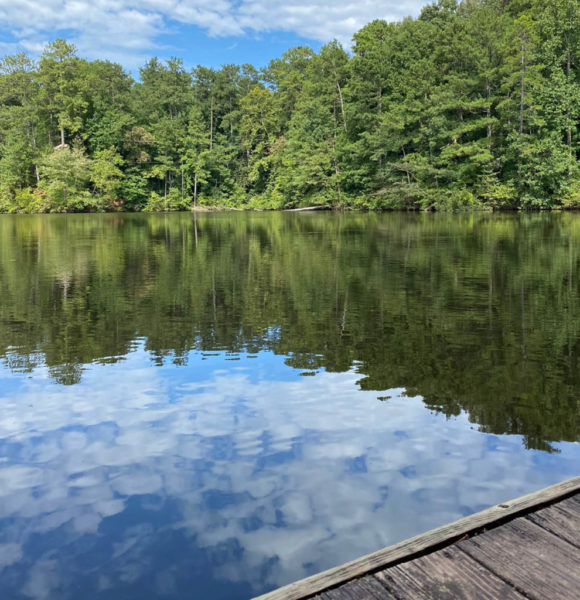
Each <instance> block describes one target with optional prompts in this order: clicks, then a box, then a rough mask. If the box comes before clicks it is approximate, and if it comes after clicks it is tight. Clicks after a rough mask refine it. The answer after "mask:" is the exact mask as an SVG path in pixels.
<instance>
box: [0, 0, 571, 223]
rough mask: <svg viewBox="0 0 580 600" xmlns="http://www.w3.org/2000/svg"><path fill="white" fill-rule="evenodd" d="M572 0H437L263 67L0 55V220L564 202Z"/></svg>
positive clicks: (59, 52)
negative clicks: (14, 215)
mask: <svg viewBox="0 0 580 600" xmlns="http://www.w3.org/2000/svg"><path fill="white" fill-rule="evenodd" d="M579 124H580V3H579V1H578V0H464V1H462V2H457V1H456V0H439V1H438V2H437V3H435V4H431V5H429V6H426V7H425V8H424V9H423V10H422V12H421V14H420V16H419V17H418V18H416V19H412V18H408V19H405V20H403V21H401V22H394V23H387V22H386V21H381V20H376V21H373V22H371V23H369V24H368V25H366V26H365V27H364V28H363V29H361V30H360V31H359V32H357V33H356V34H355V35H354V37H353V47H352V52H350V53H349V52H347V51H346V50H345V49H344V48H343V47H342V46H341V45H340V44H339V43H338V42H336V41H333V42H330V43H328V44H326V45H325V46H323V47H322V48H321V50H320V51H319V52H318V53H317V52H314V51H313V50H312V49H310V48H308V47H305V46H299V47H296V48H293V49H290V50H288V51H287V52H286V53H285V54H283V55H282V57H281V58H278V59H275V60H272V61H271V62H270V64H269V65H268V66H267V67H266V68H264V69H261V70H258V69H256V68H254V67H253V66H251V65H242V66H237V65H224V66H223V67H221V68H220V69H212V68H207V67H204V66H197V67H195V68H194V69H192V70H191V71H190V70H187V69H186V68H185V67H184V64H183V61H181V60H179V59H177V58H172V59H170V60H167V61H160V60H158V59H157V58H153V59H151V60H150V61H149V62H147V63H146V64H145V66H143V67H142V68H141V69H140V71H139V78H138V81H136V80H134V79H133V78H132V77H131V75H130V74H128V73H127V72H126V71H125V70H123V68H122V67H121V66H120V65H118V64H115V63H112V62H109V61H102V60H94V61H88V60H85V59H83V58H80V57H79V56H77V54H76V50H75V48H74V46H73V45H72V44H70V43H68V42H66V41H65V40H61V39H59V40H56V41H54V42H52V43H50V44H48V45H47V47H46V48H45V50H44V52H43V54H42V56H41V57H40V59H39V60H38V61H36V60H34V59H32V58H31V57H29V56H27V55H26V54H24V53H21V54H17V55H15V56H7V57H5V58H4V59H3V60H2V61H1V62H0V212H74V211H104V210H129V211H167V210H185V209H189V208H191V207H194V206H196V205H200V206H202V205H205V206H223V207H232V208H234V207H235V208H254V209H279V208H291V207H298V206H307V205H323V206H332V207H342V208H363V209H424V210H428V209H435V210H454V209H470V208H490V209H502V208H503V209H513V208H526V209H538V208H553V207H578V206H580V165H579V162H578V157H577V155H578V145H579V143H580V135H579V133H580V132H579Z"/></svg>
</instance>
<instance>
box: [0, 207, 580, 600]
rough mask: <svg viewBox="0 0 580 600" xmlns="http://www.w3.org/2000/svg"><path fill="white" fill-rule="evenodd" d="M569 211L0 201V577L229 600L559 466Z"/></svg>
mask: <svg viewBox="0 0 580 600" xmlns="http://www.w3.org/2000/svg"><path fill="white" fill-rule="evenodd" d="M579 267H580V215H577V214H568V213H557V214H556V213H555V214H524V215H518V214H513V215H512V214H508V215H506V214H503V215H493V214H468V215H437V214H383V215H377V214H334V213H332V214H330V213H329V214H326V213H325V214H319V213H316V214H314V213H298V214H288V213H263V214H260V213H254V214H246V213H219V214H195V215H190V214H171V215H130V214H126V215H120V214H114V215H67V216H2V217H0V596H1V597H2V598H3V599H6V600H12V599H14V600H21V599H25V598H38V599H49V600H52V599H59V600H61V599H62V600H67V599H76V598H83V599H93V598H94V599H98V598H107V599H108V600H109V599H110V600H127V599H131V600H132V599H135V600H137V599H139V600H144V599H157V598H163V599H168V600H181V599H185V598H199V599H208V598H211V599H215V600H220V599H228V600H229V599H231V600H244V599H248V598H250V597H252V596H254V595H257V594H260V593H263V592H265V591H268V590H270V589H273V588H275V587H278V586H280V585H284V584H286V583H289V582H291V581H294V580H296V579H299V578H302V577H305V576H307V575H310V574H312V573H315V572H318V571H320V570H322V569H325V568H329V567H332V566H335V565H337V564H340V563H342V562H345V561H347V560H350V559H353V558H356V557H358V556H360V555H362V554H364V553H367V552H371V551H374V550H377V549H379V548H381V547H383V546H386V545H389V544H392V543H395V542H397V541H400V540H401V539H404V538H406V537H409V536H411V535H415V534H418V533H421V532H423V531H425V530H427V529H430V528H432V527H436V526H439V525H442V524H444V523H447V522H449V521H452V520H455V519H457V518H460V517H462V516H465V515H468V514H471V513H473V512H476V511H478V510H481V509H483V508H486V507H488V506H490V505H492V504H495V503H499V502H502V501H505V500H508V499H510V498H513V497H516V496H519V495H521V494H524V493H527V492H531V491H534V490H536V489H539V488H542V487H545V486H547V485H550V484H552V483H556V482H559V481H563V480H564V479H567V478H568V477H572V476H575V475H578V473H579V471H580V444H578V441H579V433H580V432H579V418H578V417H579V413H580V409H579V406H578V402H579V397H580V365H579V360H578V356H579V353H580V270H579Z"/></svg>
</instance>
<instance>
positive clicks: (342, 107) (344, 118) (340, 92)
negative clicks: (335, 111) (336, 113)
mask: <svg viewBox="0 0 580 600" xmlns="http://www.w3.org/2000/svg"><path fill="white" fill-rule="evenodd" d="M336 88H337V90H338V99H339V101H340V112H341V113H342V122H343V125H344V130H345V131H346V115H345V114H344V100H343V99H342V91H341V89H340V83H339V82H338V80H337V81H336Z"/></svg>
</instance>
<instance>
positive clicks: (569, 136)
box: [566, 45, 572, 170]
mask: <svg viewBox="0 0 580 600" xmlns="http://www.w3.org/2000/svg"><path fill="white" fill-rule="evenodd" d="M571 69H572V56H571V54H570V46H569V45H568V56H567V60H566V83H567V84H568V86H569V85H570V71H571ZM566 113H567V117H568V131H567V132H566V138H567V139H566V141H567V143H568V155H569V156H570V158H572V126H571V125H570V100H569V99H568V100H567V108H566ZM571 169H572V165H570V170H571Z"/></svg>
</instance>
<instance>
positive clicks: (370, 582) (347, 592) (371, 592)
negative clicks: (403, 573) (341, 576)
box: [318, 575, 397, 600]
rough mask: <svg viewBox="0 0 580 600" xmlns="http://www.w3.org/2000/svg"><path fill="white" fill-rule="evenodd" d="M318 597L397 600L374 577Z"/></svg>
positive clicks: (363, 578) (366, 577)
mask: <svg viewBox="0 0 580 600" xmlns="http://www.w3.org/2000/svg"><path fill="white" fill-rule="evenodd" d="M318 597H319V598H320V599H321V600H397V597H396V596H393V594H391V593H390V592H388V591H387V590H386V589H385V588H384V587H383V586H382V585H381V584H380V583H379V582H378V581H377V580H376V579H375V578H374V577H372V575H366V576H365V577H362V578H361V579H355V580H353V581H349V582H348V583H346V584H345V585H342V586H340V587H338V588H335V589H333V590H328V591H327V592H323V593H322V594H321V595H320V596H318Z"/></svg>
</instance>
